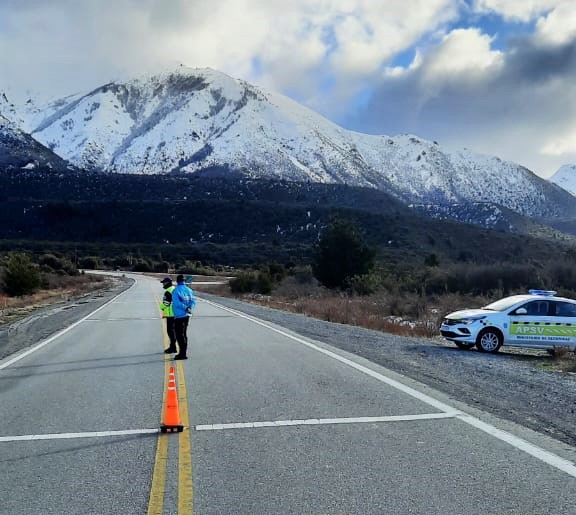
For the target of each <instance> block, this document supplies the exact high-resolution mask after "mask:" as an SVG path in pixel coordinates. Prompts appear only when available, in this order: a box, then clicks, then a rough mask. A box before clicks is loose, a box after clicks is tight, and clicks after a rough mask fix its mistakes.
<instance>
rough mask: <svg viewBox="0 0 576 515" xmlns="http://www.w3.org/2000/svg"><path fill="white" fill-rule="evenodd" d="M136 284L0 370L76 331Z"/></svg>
mask: <svg viewBox="0 0 576 515" xmlns="http://www.w3.org/2000/svg"><path fill="white" fill-rule="evenodd" d="M135 284H136V281H135V282H134V283H132V285H131V286H130V287H129V288H127V289H126V290H124V291H123V292H122V293H120V294H119V295H116V297H114V298H113V299H110V300H109V301H108V302H106V303H105V304H102V306H100V307H99V308H98V309H95V310H94V311H92V313H90V314H88V315H86V316H85V317H84V318H81V319H80V320H78V321H77V322H74V323H73V324H71V325H69V326H68V327H66V328H65V329H62V331H58V332H57V333H56V334H54V335H52V336H51V337H50V338H48V339H46V340H44V341H42V342H40V343H39V344H38V345H35V346H34V347H32V348H30V349H28V350H27V351H25V352H23V353H22V354H18V356H16V357H14V358H12V359H9V360H8V361H5V362H4V363H2V364H0V370H3V369H5V368H8V367H9V366H10V365H13V364H14V363H16V362H18V361H20V360H21V359H24V358H25V357H26V356H29V355H30V354H32V353H33V352H36V351H37V350H40V349H41V348H42V347H46V345H48V344H49V343H52V342H53V341H54V340H56V339H57V338H60V336H62V335H63V334H66V333H67V332H68V331H70V330H72V329H74V328H75V327H76V326H77V325H80V324H81V323H82V322H84V321H85V320H88V319H89V318H90V317H92V316H94V314H96V313H98V311H100V310H102V309H104V308H105V307H106V306H108V305H109V304H112V302H114V301H116V299H117V298H119V297H121V296H122V295H124V294H125V293H126V292H128V291H129V290H130V289H131V288H132V287H133V286H134V285H135Z"/></svg>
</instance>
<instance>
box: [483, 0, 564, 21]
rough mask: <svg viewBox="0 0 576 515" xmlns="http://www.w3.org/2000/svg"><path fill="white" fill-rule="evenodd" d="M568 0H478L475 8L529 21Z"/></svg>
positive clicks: (508, 17)
mask: <svg viewBox="0 0 576 515" xmlns="http://www.w3.org/2000/svg"><path fill="white" fill-rule="evenodd" d="M567 2H572V0H476V1H475V2H474V8H475V9H476V10H477V11H479V12H483V13H488V12H494V13H497V14H500V15H501V16H503V17H504V18H506V19H509V20H516V21H522V22H528V21H530V20H533V19H534V18H536V17H537V16H539V15H540V14H542V13H544V12H546V11H548V10H550V9H554V8H555V7H557V6H558V5H560V4H562V3H567Z"/></svg>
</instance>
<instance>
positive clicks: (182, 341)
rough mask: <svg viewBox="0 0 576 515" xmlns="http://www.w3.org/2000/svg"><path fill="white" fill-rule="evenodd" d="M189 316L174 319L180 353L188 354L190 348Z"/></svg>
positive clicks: (180, 354) (182, 354)
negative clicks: (188, 333)
mask: <svg viewBox="0 0 576 515" xmlns="http://www.w3.org/2000/svg"><path fill="white" fill-rule="evenodd" d="M188 320H189V318H188V317H182V318H175V319H174V332H175V333H176V341H177V342H178V355H179V356H186V350H187V349H188V335H187V334H186V332H187V331H188Z"/></svg>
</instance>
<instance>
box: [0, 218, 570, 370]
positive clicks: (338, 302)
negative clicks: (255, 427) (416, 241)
mask: <svg viewBox="0 0 576 515" xmlns="http://www.w3.org/2000/svg"><path fill="white" fill-rule="evenodd" d="M361 227H362V229H361ZM366 241H370V240H369V239H368V238H366V234H365V232H364V229H363V226H361V225H357V224H356V223H355V222H353V221H351V219H349V218H342V217H336V218H333V219H332V220H331V221H330V223H329V224H328V225H327V226H326V227H324V228H323V230H322V232H321V233H320V237H319V238H318V240H317V241H316V243H314V244H312V245H308V246H307V247H306V246H304V247H292V248H291V249H288V250H287V248H285V249H284V251H283V252H276V250H277V245H274V244H271V245H260V244H254V243H249V242H247V243H246V244H242V245H238V246H234V247H230V246H228V247H226V248H225V249H223V248H222V247H219V246H217V245H213V244H207V245H205V246H204V245H195V246H193V247H192V248H193V249H195V252H193V253H191V254H190V253H188V254H190V255H188V254H187V253H186V252H184V251H183V250H182V248H181V247H178V246H173V247H170V246H168V247H154V246H147V245H144V244H143V245H139V246H137V247H133V246H126V245H120V244H114V245H109V244H92V245H80V244H72V243H61V244H57V243H50V242H32V241H30V242H28V243H27V244H26V245H24V247H25V249H24V250H20V251H18V252H8V253H6V254H4V256H3V257H1V258H0V309H1V310H2V311H1V313H2V314H1V315H0V323H1V322H2V320H4V321H6V320H7V319H9V316H8V315H7V313H10V309H12V310H14V309H20V308H21V307H23V306H27V305H37V304H40V303H42V302H51V301H52V302H54V301H59V300H61V299H66V298H69V297H72V296H74V295H78V294H81V293H82V292H85V291H90V290H94V289H97V288H99V287H101V285H100V284H98V282H99V281H101V279H99V278H97V277H95V276H90V275H88V274H86V275H84V274H82V273H81V272H79V270H83V269H108V270H126V271H135V272H142V273H154V274H176V273H182V274H187V275H202V276H224V277H231V278H232V279H231V280H230V281H229V284H228V285H226V286H219V287H218V286H217V287H215V286H209V287H208V288H209V289H207V291H209V292H211V293H215V294H218V295H223V296H233V297H237V298H240V299H242V300H246V301H249V302H254V303H259V304H263V305H266V306H270V307H273V308H278V309H282V310H286V311H291V312H295V313H301V314H304V315H307V316H310V317H314V318H318V319H321V320H326V321H330V322H337V323H342V324H351V325H357V326H361V327H366V328H369V329H374V330H378V331H384V332H389V333H393V334H399V335H405V336H418V337H426V338H438V327H439V324H440V321H441V319H442V318H443V317H444V316H445V315H446V314H447V313H449V312H452V311H455V310H457V309H464V308H474V307H481V306H484V305H486V304H488V303H490V302H492V301H494V300H496V299H499V298H502V297H504V296H507V295H513V294H516V293H525V292H526V291H527V290H528V289H530V288H542V289H553V290H557V291H558V294H559V295H561V296H566V297H571V298H576V250H575V249H573V248H571V247H569V246H565V247H558V248H557V250H556V251H555V253H550V252H546V253H544V254H542V255H539V254H538V253H536V252H532V251H531V250H530V251H529V250H528V249H527V248H523V247H519V246H518V244H517V242H516V243H515V246H514V248H513V249H511V250H510V252H506V253H502V254H501V256H502V259H501V260H495V259H494V258H493V257H490V256H488V255H487V254H477V253H469V252H464V251H460V252H458V254H457V255H455V256H453V257H452V258H448V257H447V255H446V254H445V253H443V252H430V247H426V248H425V250H424V248H423V249H422V251H421V252H420V253H418V252H414V251H412V252H410V253H409V254H407V255H406V256H405V257H402V254H401V253H398V252H396V253H392V254H390V252H391V250H393V249H390V248H382V247H381V246H372V245H368V244H367V243H366ZM527 241H528V240H527ZM485 245H486V246H487V248H488V247H489V246H490V241H486V242H485ZM305 247H306V248H305ZM0 249H1V247H0ZM199 249H200V250H201V249H204V250H206V251H207V253H206V254H205V255H204V254H202V252H200V253H198V251H199ZM396 250H398V249H396ZM540 251H541V252H543V250H542V249H540ZM231 253H233V254H234V255H235V257H234V258H231ZM279 257H281V258H282V259H278V258H279ZM239 263H244V264H243V265H242V264H239ZM545 367H547V368H548V369H550V370H561V371H566V372H575V371H576V356H575V355H574V353H573V352H572V353H571V352H564V351H563V350H562V349H558V352H557V353H556V355H555V356H550V357H549V359H548V361H546V363H545Z"/></svg>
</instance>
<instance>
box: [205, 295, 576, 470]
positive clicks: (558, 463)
mask: <svg viewBox="0 0 576 515" xmlns="http://www.w3.org/2000/svg"><path fill="white" fill-rule="evenodd" d="M202 300H203V301H204V302H206V303H208V304H211V305H213V306H215V307H217V308H220V309H223V310H224V311H228V312H230V313H234V314H235V315H237V316H239V317H241V318H245V319H246V320H250V321H251V322H253V323H255V324H258V325H260V326H262V327H266V328H267V329H270V330H271V331H274V332H275V333H278V334H281V335H282V336H285V337H286V338H289V339H291V340H294V341H296V342H298V343H301V344H302V345H305V346H306V347H309V348H311V349H314V350H316V351H318V352H320V353H322V354H325V355H326V356H329V357H331V358H333V359H335V360H337V361H340V362H341V363H344V364H345V365H348V366H350V367H352V368H354V369H356V370H358V371H360V372H363V373H364V374H367V375H369V376H370V377H373V378H374V379H376V380H378V381H380V382H382V383H385V384H388V385H389V386H392V387H393V388H396V389H397V390H400V391H401V392H404V393H406V394H407V395H410V396H411V397H414V398H415V399H418V400H420V401H422V402H424V403H426V404H428V405H429V406H432V407H434V408H437V409H439V410H441V411H443V412H446V413H461V412H458V411H457V410H455V409H454V408H453V407H452V406H449V405H448V404H445V403H443V402H441V401H439V400H437V399H434V398H433V397H431V396H429V395H426V394H425V393H422V392H419V391H418V390H415V389H414V388H411V387H409V386H406V385H404V384H402V383H400V382H398V381H395V380H394V379H391V378H389V377H386V376H384V375H382V374H379V373H378V372H375V371H374V370H371V369H369V368H368V367H365V366H363V365H360V364H359V363H355V362H354V361H352V360H349V359H348V358H345V357H343V356H340V355H339V354H336V353H335V352H332V351H330V350H327V349H323V348H322V347H318V346H317V345H314V344H313V343H310V342H308V341H306V340H304V339H302V338H298V337H297V336H294V335H292V334H290V333H287V332H285V331H281V330H280V329H276V328H275V327H273V326H271V325H269V324H267V323H265V322H262V321H261V320H258V319H257V318H253V317H251V316H250V315H246V314H245V313H242V312H240V311H236V310H235V309H231V308H228V307H226V306H222V305H220V304H217V303H215V302H212V301H210V300H206V299H202ZM456 418H457V419H458V420H461V421H463V422H465V423H466V424H469V425H471V426H473V427H475V428H477V429H480V430H481V431H483V432H484V433H487V434H489V435H490V436H492V437H494V438H497V439H498V440H500V441H502V442H506V443H508V444H510V445H511V446H512V447H515V448H516V449H519V450H521V451H523V452H525V453H527V454H529V455H530V456H533V457H534V458H537V459H539V460H540V461H543V462H544V463H547V464H548V465H551V466H553V467H555V468H557V469H558V470H561V471H562V472H565V473H566V474H568V475H570V476H572V477H576V465H575V464H574V463H572V462H571V461H568V460H565V459H564V458H561V457H560V456H558V455H556V454H553V453H551V452H548V451H546V450H544V449H542V448H540V447H538V446H536V445H533V444H531V443H529V442H527V441H526V440H523V439H522V438H519V437H517V436H514V435H512V434H510V433H507V432H505V431H502V430H500V429H498V428H496V427H494V426H492V425H490V424H487V423H486V422H483V421H482V420H480V419H478V418H476V417H473V416H471V415H468V414H466V413H461V414H460V415H457V416H456Z"/></svg>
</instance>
